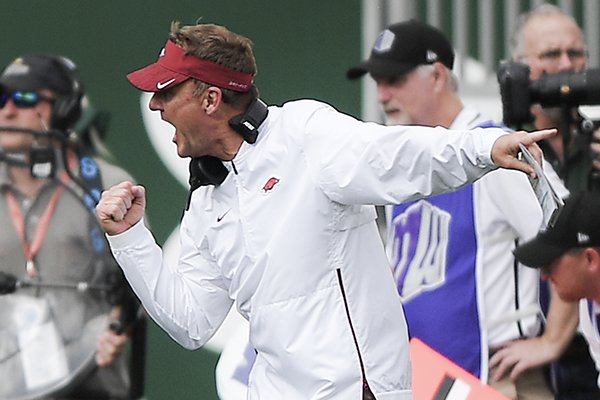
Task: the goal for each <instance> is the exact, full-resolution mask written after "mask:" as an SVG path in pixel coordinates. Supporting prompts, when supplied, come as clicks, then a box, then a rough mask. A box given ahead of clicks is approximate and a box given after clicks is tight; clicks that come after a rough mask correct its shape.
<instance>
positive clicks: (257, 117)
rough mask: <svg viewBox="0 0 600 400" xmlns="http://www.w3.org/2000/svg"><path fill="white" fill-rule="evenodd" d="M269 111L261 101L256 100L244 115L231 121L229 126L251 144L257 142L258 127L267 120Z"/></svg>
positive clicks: (237, 116)
mask: <svg viewBox="0 0 600 400" xmlns="http://www.w3.org/2000/svg"><path fill="white" fill-rule="evenodd" d="M268 114H269V109H268V108H267V105H266V104H265V103H263V102H262V101H261V100H260V99H254V100H253V101H252V103H251V104H250V106H249V107H248V109H247V110H246V112H245V113H244V114H240V115H236V116H235V117H233V118H231V119H230V120H229V126H230V127H231V128H233V130H235V131H236V132H237V133H239V134H240V135H242V137H243V138H244V140H245V141H246V142H248V143H250V144H252V143H254V142H256V138H257V137H258V127H259V126H260V124H262V123H263V121H264V120H265V119H266V118H267V115H268Z"/></svg>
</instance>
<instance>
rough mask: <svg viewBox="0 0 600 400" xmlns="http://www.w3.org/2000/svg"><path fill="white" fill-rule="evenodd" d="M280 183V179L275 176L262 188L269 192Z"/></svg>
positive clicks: (264, 191)
mask: <svg viewBox="0 0 600 400" xmlns="http://www.w3.org/2000/svg"><path fill="white" fill-rule="evenodd" d="M278 183H279V179H277V178H275V177H273V178H269V180H268V181H267V183H265V186H263V188H262V191H263V193H267V192H269V191H271V190H273V188H274V187H275V185H277V184H278Z"/></svg>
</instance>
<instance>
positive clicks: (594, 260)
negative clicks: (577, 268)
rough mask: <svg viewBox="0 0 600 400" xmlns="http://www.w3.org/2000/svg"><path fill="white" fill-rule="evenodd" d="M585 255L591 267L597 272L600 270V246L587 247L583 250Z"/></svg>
mask: <svg viewBox="0 0 600 400" xmlns="http://www.w3.org/2000/svg"><path fill="white" fill-rule="evenodd" d="M583 256H584V257H585V259H586V261H587V265H588V267H589V268H590V269H593V270H594V271H595V272H600V248H598V247H586V248H585V249H584V250H583Z"/></svg>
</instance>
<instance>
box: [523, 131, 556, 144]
mask: <svg viewBox="0 0 600 400" xmlns="http://www.w3.org/2000/svg"><path fill="white" fill-rule="evenodd" d="M557 133H558V129H556V128H550V129H542V130H539V131H532V132H528V134H527V136H523V140H522V141H521V143H523V144H525V145H529V144H532V143H534V142H539V141H540V140H543V139H548V138H550V137H552V136H554V135H556V134H557Z"/></svg>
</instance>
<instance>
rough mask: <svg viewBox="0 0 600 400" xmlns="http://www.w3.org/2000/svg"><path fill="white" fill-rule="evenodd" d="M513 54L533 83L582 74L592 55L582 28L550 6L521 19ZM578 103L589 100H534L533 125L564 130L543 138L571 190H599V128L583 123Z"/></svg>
mask: <svg viewBox="0 0 600 400" xmlns="http://www.w3.org/2000/svg"><path fill="white" fill-rule="evenodd" d="M511 52H512V59H513V60H514V61H516V62H519V63H523V64H526V65H527V66H528V67H529V71H530V75H529V78H530V79H531V80H532V81H536V80H538V79H540V78H541V77H545V76H548V75H554V74H559V73H567V72H571V73H580V72H583V71H585V70H586V67H587V54H588V53H587V49H586V45H585V41H584V37H583V33H582V31H581V28H580V27H579V26H578V25H577V22H576V21H575V20H574V19H573V17H571V16H570V15H568V14H566V13H565V12H563V11H562V10H561V9H560V8H558V7H556V6H553V5H550V4H543V5H541V6H539V7H537V8H535V9H534V10H532V11H530V12H529V13H526V14H523V15H522V16H521V17H520V20H519V23H518V25H517V29H516V30H515V33H514V36H513V38H512V42H511ZM558 89H559V88H558V87H557V90H558ZM574 101H575V102H576V101H577V100H574ZM578 104H589V103H576V104H562V103H561V104H560V105H556V106H551V107H548V106H547V107H544V106H542V105H540V104H533V105H532V106H531V113H532V115H533V125H534V126H535V127H536V128H537V129H542V128H546V127H556V128H558V129H559V130H560V135H556V136H554V137H552V138H550V139H548V140H546V141H544V142H543V143H542V148H543V151H544V156H545V157H546V159H548V161H550V163H551V164H552V166H553V167H554V169H555V170H556V172H557V173H558V175H559V176H560V177H561V178H562V179H563V180H564V182H565V185H566V186H567V188H568V189H569V190H570V191H571V192H576V191H580V190H590V189H593V190H600V178H596V177H595V175H596V174H597V173H598V170H599V169H600V161H598V160H594V157H595V156H597V155H600V144H599V143H598V142H599V141H600V132H599V131H598V130H596V129H593V128H592V129H590V128H589V127H587V126H586V124H583V123H582V121H584V117H583V116H582V115H580V114H579V113H578V111H577V105H578ZM594 104H597V103H596V102H594ZM588 122H589V121H588Z"/></svg>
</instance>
